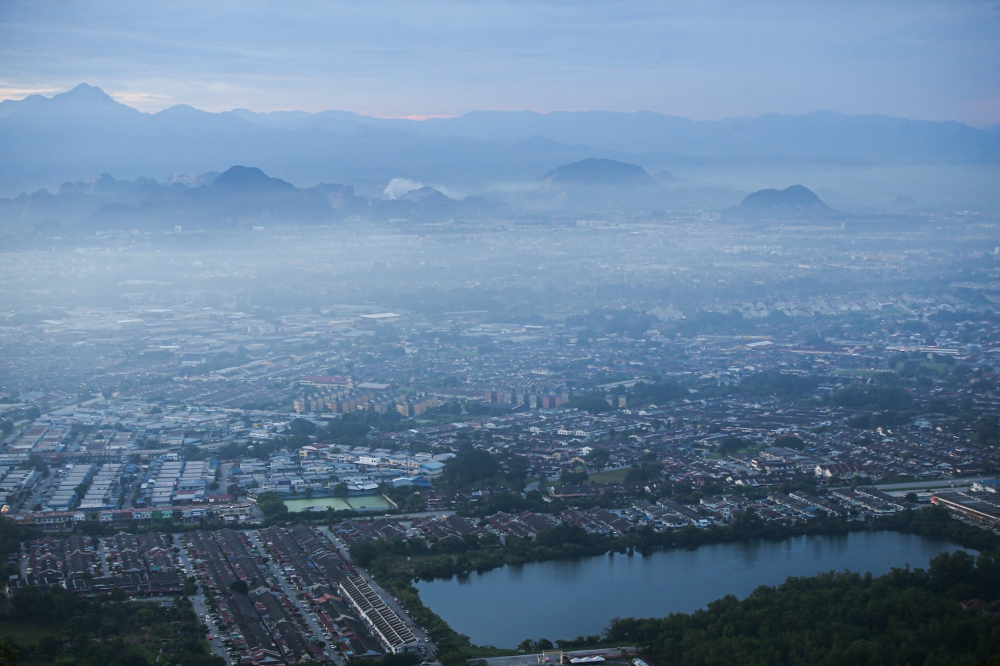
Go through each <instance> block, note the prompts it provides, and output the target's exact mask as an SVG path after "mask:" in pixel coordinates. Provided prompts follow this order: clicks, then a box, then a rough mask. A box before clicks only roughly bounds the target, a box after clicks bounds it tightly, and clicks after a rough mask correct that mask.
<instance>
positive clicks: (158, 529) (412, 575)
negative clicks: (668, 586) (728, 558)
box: [0, 210, 1000, 666]
mask: <svg viewBox="0 0 1000 666" xmlns="http://www.w3.org/2000/svg"><path fill="white" fill-rule="evenodd" d="M716 218H717V216H716V217H713V216H712V215H710V214H708V213H702V212H701V211H697V210H695V211H692V212H685V213H678V214H666V213H655V212H654V213H652V214H649V213H642V214H635V215H632V216H628V215H618V216H614V217H609V218H607V219H603V218H596V217H595V218H593V219H592V218H586V219H561V218H558V217H555V218H553V219H546V221H544V222H533V221H525V220H518V221H504V220H488V221H477V222H476V223H475V224H472V223H462V222H455V221H450V222H446V223H433V224H430V223H428V224H417V223H413V224H409V225H401V224H400V223H398V222H393V221H390V222H389V223H388V224H383V223H379V224H371V225H367V226H364V227H363V228H360V229H357V228H356V229H354V230H352V231H345V230H344V229H343V228H337V227H312V228H303V229H297V228H288V227H286V228H283V229H281V230H280V231H277V230H269V229H266V228H258V229H255V230H254V231H252V232H250V231H247V232H233V233H226V232H211V233H210V232H185V231H183V227H182V226H181V227H177V229H176V230H175V231H173V232H168V233H145V232H142V233H140V232H138V231H135V232H105V233H99V234H97V235H94V236H90V237H88V238H86V241H85V242H81V240H80V239H79V238H76V239H69V238H65V239H61V238H53V239H50V240H45V242H41V241H40V240H39V241H38V242H34V244H32V243H28V245H27V246H26V247H21V248H20V249H19V250H18V251H17V252H6V253H0V306H2V310H3V312H2V313H0V349H3V353H2V354H0V384H2V390H0V419H2V420H0V428H2V438H3V439H2V448H0V494H2V497H0V500H2V502H3V507H2V513H3V519H2V530H0V546H2V548H3V553H2V555H3V556H4V557H5V558H6V559H5V560H4V567H5V568H4V570H5V572H6V574H7V576H8V579H7V583H6V595H7V598H8V607H9V612H8V614H7V615H6V616H5V618H6V619H4V621H3V622H2V623H0V639H3V640H5V641H6V642H7V645H8V646H13V648H14V649H17V650H18V651H19V654H20V659H21V662H22V663H104V664H114V665H117V664H125V665H132V666H135V665H138V664H147V663H155V662H159V661H161V657H162V658H163V660H167V659H169V660H171V661H170V662H169V663H184V664H222V663H226V664H280V663H288V664H293V663H307V662H326V661H333V662H335V663H338V664H342V663H343V662H345V661H355V660H381V661H380V662H379V663H381V664H384V665H385V666H409V665H410V664H415V663H418V662H421V661H424V662H433V661H439V662H441V663H443V664H444V665H445V666H453V665H455V664H462V663H465V661H466V660H473V661H475V660H481V659H487V660H491V662H490V663H494V664H497V665H501V664H507V665H509V666H514V664H518V663H535V662H533V661H530V659H529V660H528V661H521V662H518V661H516V659H514V657H513V656H510V655H518V654H521V655H522V656H524V655H532V656H531V659H534V656H533V655H535V654H537V653H542V654H545V651H546V650H559V651H561V652H562V654H561V655H560V657H559V658H560V659H562V660H564V662H565V663H589V662H587V661H586V660H588V659H589V660H591V661H594V660H601V661H608V662H620V663H626V662H628V663H631V664H639V666H643V664H645V665H646V666H651V665H652V664H656V666H663V665H664V664H667V663H722V662H715V661H701V662H697V660H696V657H694V656H690V655H697V654H700V653H699V652H698V651H699V650H702V649H704V650H709V648H708V647H704V646H701V647H698V646H691V647H690V652H689V653H686V654H689V657H690V660H689V661H683V660H681V658H680V657H676V659H675V656H676V655H675V653H676V651H677V650H678V649H680V648H679V647H678V646H680V645H682V644H683V643H684V641H690V640H693V639H691V638H690V632H691V631H695V630H696V629H695V628H693V627H694V624H697V623H702V625H698V626H699V627H701V628H700V629H697V630H698V631H705V632H708V633H712V632H715V631H720V632H721V631H723V630H722V629H721V628H720V627H723V626H725V623H726V622H737V620H736V619H733V618H735V617H737V616H740V617H743V616H742V615H740V613H744V614H745V613H750V612H751V609H752V607H753V606H754V604H764V602H763V601H762V599H761V598H760V597H758V596H757V595H756V593H755V595H753V596H751V597H749V598H748V599H746V600H745V601H737V600H735V599H733V600H732V603H731V604H730V603H729V602H728V601H726V602H725V604H723V602H718V603H719V604H722V605H714V606H713V607H712V609H711V613H714V614H715V615H713V616H712V618H711V619H707V616H704V617H703V616H699V615H697V614H695V615H692V616H686V615H671V616H670V618H667V619H665V620H662V621H654V620H642V621H640V620H629V619H625V620H615V622H613V623H612V625H611V626H610V627H609V628H608V629H607V631H606V632H605V633H604V634H603V635H600V636H580V637H578V638H575V639H574V638H573V637H571V636H550V637H547V638H539V637H531V638H529V637H525V636H517V637H511V642H510V645H509V646H507V647H511V648H512V647H513V646H514V645H515V644H516V643H517V642H518V641H521V640H522V639H526V640H524V641H523V642H522V643H521V645H520V646H519V648H518V650H517V651H515V650H513V649H511V650H503V649H499V648H493V647H492V646H475V645H473V644H472V643H471V642H470V640H469V639H468V637H465V636H462V635H460V634H458V633H457V632H455V631H454V630H453V629H451V628H450V627H449V626H448V625H447V623H445V622H444V621H443V620H442V619H441V618H440V617H439V616H438V615H437V614H435V612H434V609H433V608H428V607H427V606H425V605H424V604H423V602H422V601H421V599H420V597H419V594H418V593H417V590H416V588H415V587H414V585H413V582H414V581H415V580H432V579H435V578H449V577H451V576H455V575H459V576H463V575H467V574H468V573H469V572H473V571H487V570H490V569H495V568H497V567H502V566H504V565H506V564H522V563H525V562H531V561H536V560H547V559H558V558H567V557H582V556H586V555H596V554H605V553H608V552H612V553H614V552H619V553H627V554H629V555H633V554H635V553H639V554H641V555H646V554H649V553H651V552H653V551H655V550H659V549H669V548H679V547H692V548H693V547H695V546H697V545H700V544H709V543H720V542H727V541H738V540H751V539H761V538H765V539H766V538H771V539H774V538H784V537H789V536H796V535H804V534H828V533H843V532H850V531H858V530H874V529H891V530H899V531H909V532H915V533H921V534H927V535H931V536H935V537H941V538H948V539H950V540H952V541H954V542H956V543H958V544H959V545H961V546H963V547H966V548H969V549H972V550H977V551H979V552H980V553H981V555H980V556H979V559H978V561H977V560H975V559H973V558H972V557H971V556H965V555H964V554H962V553H959V554H956V555H947V554H946V555H942V556H941V557H942V558H944V559H942V560H934V563H933V565H932V566H931V569H930V571H929V572H928V573H925V572H923V571H922V570H920V571H916V572H914V571H910V570H909V569H907V571H906V573H905V574H904V573H901V572H895V573H893V574H891V575H892V576H896V578H893V579H890V580H888V582H884V583H882V584H884V585H886V586H887V587H888V588H892V589H893V590H896V589H897V588H898V589H899V590H902V589H903V588H907V586H909V588H913V589H919V594H918V593H917V592H914V593H913V594H917V595H918V597H919V595H924V596H926V597H927V599H931V601H928V602H927V603H928V606H927V608H928V610H927V613H928V617H929V618H930V616H931V615H932V612H933V613H938V614H939V615H938V616H935V617H936V618H937V619H936V620H935V619H934V618H930V619H928V620H927V622H929V623H930V622H933V621H936V622H938V624H937V625H935V626H937V627H938V628H939V629H938V630H941V627H950V626H952V625H950V624H949V622H954V623H958V625H961V627H962V629H961V631H965V632H969V631H972V632H973V634H972V635H976V634H980V635H981V640H980V643H979V644H978V646H975V645H973V643H974V641H969V642H963V641H961V640H959V641H958V642H957V643H956V644H955V645H951V644H950V643H948V644H947V645H945V644H942V645H941V646H937V647H933V646H932V647H927V648H926V650H927V651H925V652H921V650H922V649H923V648H922V647H920V646H924V645H925V643H926V645H928V646H930V645H931V644H932V643H933V638H932V635H931V634H926V635H925V636H924V637H923V638H921V639H920V640H917V639H914V638H913V637H912V636H911V637H910V639H905V638H898V640H897V638H893V639H891V640H890V639H888V638H885V637H882V638H878V640H877V641H876V642H879V641H881V643H880V644H881V648H879V649H885V650H889V649H890V647H886V646H888V645H889V644H890V643H892V641H896V642H895V643H892V645H896V644H897V643H900V641H902V642H906V640H911V643H912V646H911V648H910V649H912V650H914V651H915V652H913V655H910V656H909V657H906V658H909V659H911V660H912V663H969V664H972V663H973V662H974V661H975V659H976V658H985V657H986V656H989V655H991V654H994V652H991V650H1000V643H998V640H1000V639H998V636H1000V633H998V632H1000V629H998V628H997V625H996V623H995V618H996V616H997V614H998V612H1000V602H998V601H996V599H998V598H1000V590H998V589H996V586H997V580H1000V577H997V576H995V575H994V574H995V573H996V567H997V566H998V565H997V564H996V562H997V560H996V556H995V555H993V554H991V553H994V552H1000V550H998V546H1000V537H998V536H996V535H997V534H1000V480H998V479H997V478H996V477H997V474H998V463H1000V387H998V381H1000V372H998V367H1000V356H998V355H1000V247H998V246H1000V236H998V234H997V220H996V219H994V218H991V217H986V216H981V215H978V214H974V213H956V214H954V215H949V216H944V215H942V216H931V215H925V216H920V217H902V216H900V217H889V216H884V217H877V218H872V219H864V218H858V217H851V218H844V219H840V218H838V219H836V220H835V221H829V220H827V221H818V222H817V221H811V222H806V221H799V222H793V221H787V220H786V221H782V222H778V223H766V222H753V223H747V222H731V221H730V222H723V221H720V220H719V219H716ZM963 556H964V557H966V558H967V560H965V559H962V557H963ZM935 567H937V568H935ZM949 567H950V568H949ZM963 567H964V568H963ZM991 567H992V568H991ZM831 575H832V574H831ZM906 576H911V578H906ZM948 576H951V577H952V578H948ZM879 580H882V579H879ZM802 581H813V579H802ZM942 581H946V582H947V581H951V582H948V583H947V584H946V582H942ZM789 584H792V583H789ZM807 584H808V585H815V586H816V587H815V589H812V588H810V589H809V590H807V589H806V588H802V589H800V590H799V593H800V594H801V595H806V596H808V594H815V595H821V591H820V588H821V587H822V585H821V584H820V583H819V582H816V581H813V582H809V583H807V582H802V583H801V585H807ZM869 584H870V580H869V581H868V582H867V583H866V582H865V580H864V579H862V578H857V579H854V578H850V577H849V576H848V575H847V574H842V575H841V577H840V578H839V579H836V580H832V582H831V583H830V585H832V586H833V587H837V586H841V587H843V588H844V589H847V588H852V589H853V588H859V589H860V588H864V594H869V593H871V594H874V593H873V592H871V591H870V590H869V589H868V588H867V587H864V586H865V585H869ZM852 586H853V587H852ZM894 586H895V587H894ZM909 588H907V589H909ZM824 589H825V588H824ZM807 593H808V594H807ZM858 594H861V592H858ZM899 594H900V595H902V594H903V592H899ZM934 595H937V596H934ZM890 596H891V595H890ZM918 597H914V598H915V599H916V598H918ZM980 597H982V598H980ZM782 598H784V597H782ZM919 598H921V599H923V597H919ZM816 599H817V600H815V603H817V604H821V605H822V604H827V605H834V604H835V603H842V604H847V603H848V602H847V601H845V600H843V599H840V598H839V597H838V599H840V600H839V601H836V602H835V601H833V600H831V599H830V598H826V597H816ZM893 599H894V601H893V603H900V604H902V603H904V601H903V598H902V597H900V598H899V599H896V598H895V597H893ZM943 599H947V600H948V601H947V604H951V605H942V604H946V602H945V601H943ZM737 603H739V604H744V606H741V607H740V608H742V609H743V610H740V609H739V608H736V607H735V606H732V604H737ZM851 603H860V602H858V601H857V599H855V600H854V601H851ZM726 604H728V605H726ZM775 604H777V602H775ZM789 608H790V607H789ZM845 608H846V606H845ZM758 610H759V609H758ZM760 612H764V611H763V610H761V611H760ZM768 612H777V611H773V609H770V610H768ZM786 612H794V611H791V610H788V609H787V608H786ZM727 613H728V614H732V615H733V617H732V618H729V619H726V618H727V617H729V616H728V615H726V614H727ZM963 613H965V615H962V614H963ZM140 614H141V615H142V618H143V620H142V621H141V622H138V621H137V620H135V619H130V618H135V617H138V616H139V615H140ZM664 615H666V614H664ZM70 617H73V618H74V619H72V620H71V621H69V622H68V623H67V620H68V619H69V618H70ZM78 617H79V618H84V619H79V620H77V619H75V618H78ZM685 618H686V619H685ZM942 618H945V619H942ZM803 621H804V620H803ZM656 622H660V623H661V624H656ZM858 622H862V623H863V619H861V618H860V615H859V619H858ZM685 623H694V624H692V625H690V626H688V625H686V624H685ZM709 625H711V627H710V626H709ZM958 625H956V626H958ZM915 626H916V625H915ZM928 626H929V625H928ZM837 631H841V629H838V630H837ZM843 631H845V632H846V631H847V630H846V629H845V630H843ZM956 631H957V630H956ZM671 632H674V634H676V636H674V634H672V633H671ZM849 633H850V632H847V634H845V635H848V634H849ZM831 635H839V634H837V632H836V631H834V632H832V634H831ZM886 635H888V634H886ZM954 635H965V634H961V633H960V632H959V633H956V634H954ZM669 636H673V637H669ZM536 639H537V640H536ZM555 639H559V640H555ZM720 640H721V639H720ZM759 640H760V641H761V643H760V644H758V645H754V646H748V645H742V644H741V645H736V644H727V646H726V647H725V648H723V647H721V646H720V647H719V648H718V649H719V650H721V651H722V652H719V654H724V653H726V652H725V651H726V650H729V651H731V653H732V654H733V655H736V654H743V653H744V652H740V651H750V652H753V651H754V650H759V651H761V654H763V653H764V652H766V651H767V650H768V649H771V648H770V647H769V645H770V644H765V643H766V640H770V639H766V637H764V636H763V635H762V637H761V638H760V639H759ZM775 640H777V639H775ZM831 640H832V639H831ZM845 640H847V639H845ZM850 640H851V641H854V640H860V639H858V638H857V637H856V636H855V637H854V638H851V639H850ZM872 640H876V639H874V638H873V639H872ZM920 641H924V642H920ZM946 643H947V641H946ZM900 644H901V643H900ZM850 645H853V643H851V642H850V641H848V643H845V644H844V645H838V646H835V649H834V648H831V650H832V652H830V654H832V655H834V656H835V657H836V658H837V659H840V660H841V661H840V662H839V663H862V662H861V661H857V660H855V659H854V658H853V657H852V655H855V653H854V652H851V650H859V649H860V648H857V647H850ZM622 646H627V647H628V648H629V649H628V650H625V651H622V650H621V649H619V648H621V647H622ZM845 646H847V647H845ZM949 646H950V647H949ZM612 648H613V649H612ZM632 648H636V649H638V650H639V651H640V652H641V654H636V652H635V650H634V649H632ZM685 649H687V648H685ZM774 649H778V648H774ZM781 649H786V650H787V649H792V650H794V649H801V650H806V649H807V648H806V647H803V646H799V647H798V648H790V647H789V646H788V645H785V646H784V647H783V648H781ZM809 649H813V648H809ZM872 649H875V648H872ZM892 649H896V648H892ZM900 649H902V648H900ZM573 650H577V651H578V653H573V652H572V651H573ZM935 650H936V651H935ZM574 654H576V656H573V655H574ZM726 654H728V653H726ZM899 654H901V653H894V657H893V658H894V659H895V658H899V659H902V657H899ZM672 655H673V656H672ZM855 656H856V655H855ZM734 658H736V657H734ZM831 658H834V657H831ZM504 659H507V660H508V661H503V660H504ZM511 659H514V661H510V660H511ZM573 659H576V661H573ZM580 659H583V660H585V661H580ZM88 660H89V661H88ZM691 660H694V661H691ZM889 661H891V660H889ZM732 663H735V662H732ZM761 663H765V662H761ZM767 663H770V662H767ZM789 663H791V662H789ZM809 663H820V662H818V661H815V662H813V661H810V662H809ZM824 663H825V662H824ZM830 663H836V662H830ZM871 663H883V662H882V661H873V662H871ZM885 663H889V662H888V661H887V662H885ZM892 663H905V662H904V661H897V662H892Z"/></svg>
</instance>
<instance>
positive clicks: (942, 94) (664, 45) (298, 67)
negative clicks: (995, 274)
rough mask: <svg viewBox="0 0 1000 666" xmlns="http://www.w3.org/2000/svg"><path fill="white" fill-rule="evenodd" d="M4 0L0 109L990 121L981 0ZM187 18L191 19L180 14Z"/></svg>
mask: <svg viewBox="0 0 1000 666" xmlns="http://www.w3.org/2000/svg"><path fill="white" fill-rule="evenodd" d="M244 9H245V8H244V7H243V6H242V5H236V4H232V3H220V4H214V5H213V6H212V7H203V6H201V5H198V6H197V7H196V6H194V5H192V4H191V3H187V2H180V3H173V4H171V5H170V6H166V7H163V6H148V5H143V6H138V7H136V6H127V5H123V4H119V3H102V5H101V6H99V7H91V6H84V5H81V4H69V5H65V4H55V3H23V2H11V3H5V4H4V6H3V8H2V9H0V35H2V37H3V39H2V40H0V42H2V44H3V45H2V46H0V68H2V70H3V72H4V74H3V76H2V77H0V99H19V98H23V97H25V96H27V95H29V94H33V93H44V94H46V95H51V94H54V93H57V92H60V91H65V90H68V89H71V88H72V87H73V86H75V85H76V84H77V83H79V82H81V81H87V82H88V83H90V84H92V85H95V86H98V87H101V88H102V89H104V90H106V91H108V93H109V94H110V95H111V96H112V97H113V98H114V99H116V100H118V101H120V102H123V103H126V104H129V105H130V106H133V107H135V108H138V109H140V110H143V111H158V110H162V109H165V108H168V107H170V106H173V105H176V104H189V105H191V106H194V107H196V108H199V109H203V110H207V111H228V110H231V109H235V108H248V109H252V110H254V111H258V112H260V111H275V110H292V109H296V110H305V111H309V112H316V111H322V110H327V109H335V110H349V111H352V112H355V113H359V114H362V115H370V116H377V117H428V116H459V115H462V114H464V113H468V112H471V111H476V110H533V111H536V112H542V113H544V112H548V111H554V110H562V111H587V110H597V109H600V110H608V111H626V112H632V111H640V110H648V111H654V112H658V113H664V114H667V115H676V116H682V117H689V118H692V119H695V120H717V119H722V118H730V117H757V116H761V115H765V114H768V113H779V114H791V115H796V114H803V113H808V112H812V111H819V110H833V111H838V112H841V113H847V114H885V115H890V116H899V117H904V118H910V119H926V120H937V121H941V120H957V121H960V122H965V123H967V124H970V125H972V126H975V127H983V126H987V125H992V124H996V123H998V122H1000V56H998V54H1000V37H998V35H1000V30H998V29H997V28H998V27H1000V13H998V9H997V7H996V5H994V4H990V3H973V2H968V3H947V2H941V1H940V0H924V1H921V2H911V3H896V2H893V3H880V4H879V5H877V6H869V5H868V4H866V3H846V4H843V3H842V4H838V5H837V6H836V7H833V6H829V5H827V4H825V3H817V2H807V3H786V2H767V3H764V4H759V3H755V5H754V6H753V8H752V9H751V8H744V7H742V6H739V5H733V4H731V3H727V2H712V3H707V4H706V3H698V4H692V3H671V4H669V5H664V6H656V7H650V6H647V5H645V4H643V3H635V2H623V3H616V4H614V5H613V6H605V5H603V4H599V3H593V4H590V3H588V4H584V5H582V6H580V5H566V4H562V3H556V2H552V3H532V4H530V5H506V4H500V3H486V4H480V5H477V7H476V8H475V9H472V8H470V7H466V6H463V5H461V4H456V3H448V2H436V3H430V4H428V3H421V4H420V6H419V8H418V7H417V6H416V5H407V4H405V3H394V2H386V3H370V4H367V5H365V6H364V7H350V6H341V5H334V6H331V5H327V4H318V3H302V4H298V5H296V6H295V7H293V8H288V7H268V8H267V10H266V11H264V7H263V6H258V7H257V8H256V9H255V10H248V11H245V10H244ZM192 17H196V18H197V20H195V18H192Z"/></svg>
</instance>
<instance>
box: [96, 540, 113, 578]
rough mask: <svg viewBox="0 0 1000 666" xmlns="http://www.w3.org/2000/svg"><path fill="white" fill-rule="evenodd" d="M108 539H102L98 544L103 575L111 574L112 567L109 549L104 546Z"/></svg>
mask: <svg viewBox="0 0 1000 666" xmlns="http://www.w3.org/2000/svg"><path fill="white" fill-rule="evenodd" d="M106 542H107V539H100V540H99V541H98V544H97V555H98V557H100V558H101V575H102V576H110V575H111V567H110V566H109V565H108V550H107V548H105V547H104V544H105V543H106Z"/></svg>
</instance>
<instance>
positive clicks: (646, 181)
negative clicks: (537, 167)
mask: <svg viewBox="0 0 1000 666" xmlns="http://www.w3.org/2000/svg"><path fill="white" fill-rule="evenodd" d="M545 180H546V181H548V182H550V183H553V184H559V185H588V186H602V185H603V186H613V187H623V186H626V187H634V186H650V185H656V181H655V180H654V179H653V177H652V176H650V175H649V174H648V173H646V170H645V169H643V168H642V167H641V166H639V165H637V164H629V163H627V162H619V161H617V160H607V159H597V158H593V157H588V158H587V159H583V160H580V161H579V162H573V163H572V164H566V165H564V166H561V167H556V168H555V169H553V170H552V171H550V172H548V173H547V174H545Z"/></svg>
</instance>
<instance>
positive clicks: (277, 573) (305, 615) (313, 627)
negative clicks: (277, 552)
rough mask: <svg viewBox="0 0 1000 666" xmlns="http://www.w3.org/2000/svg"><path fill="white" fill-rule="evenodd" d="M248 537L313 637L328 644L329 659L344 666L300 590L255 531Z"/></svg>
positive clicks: (325, 649)
mask: <svg viewBox="0 0 1000 666" xmlns="http://www.w3.org/2000/svg"><path fill="white" fill-rule="evenodd" d="M246 535H247V536H248V537H250V541H251V542H253V544H254V546H255V547H256V548H257V550H258V551H260V554H261V555H264V556H265V557H267V568H268V570H269V571H270V572H271V573H272V574H273V575H274V577H275V578H276V579H277V580H278V584H279V585H281V590H282V591H283V592H284V593H285V595H286V596H287V597H288V598H289V599H290V600H291V602H292V603H293V604H295V606H296V608H298V609H299V612H300V613H302V619H304V620H305V621H306V624H307V625H309V629H310V631H312V632H313V636H315V637H316V640H319V641H323V642H324V643H326V644H327V646H326V647H325V648H324V649H323V652H324V653H325V654H326V656H327V658H328V659H330V660H332V661H333V662H334V663H335V664H337V666H343V663H344V661H343V659H341V658H340V656H339V655H338V654H337V653H336V650H335V649H334V648H333V646H332V645H330V644H329V643H330V639H328V638H327V637H326V634H325V633H324V632H323V628H322V627H321V626H320V624H319V622H317V621H316V616H315V615H313V612H312V609H311V608H309V607H308V606H306V605H305V604H303V603H302V601H301V600H300V599H299V598H298V597H297V596H296V595H297V593H298V590H295V589H293V588H292V586H291V585H289V584H288V581H287V580H286V579H285V573H284V572H283V571H281V569H279V568H278V566H277V565H276V564H275V563H274V559H273V558H271V557H270V555H269V554H268V552H267V550H266V549H265V548H264V544H262V543H261V542H260V539H258V538H257V536H256V535H255V534H254V533H253V530H247V531H246Z"/></svg>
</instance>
